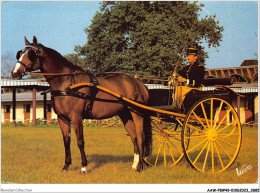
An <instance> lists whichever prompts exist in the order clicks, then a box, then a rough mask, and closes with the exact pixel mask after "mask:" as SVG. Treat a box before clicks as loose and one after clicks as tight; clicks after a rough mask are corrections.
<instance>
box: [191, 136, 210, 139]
mask: <svg viewBox="0 0 260 193" xmlns="http://www.w3.org/2000/svg"><path fill="white" fill-rule="evenodd" d="M203 137H207V135H191V136H190V137H187V138H189V139H192V138H203Z"/></svg>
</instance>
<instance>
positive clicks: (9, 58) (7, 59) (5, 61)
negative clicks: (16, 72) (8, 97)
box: [1, 52, 15, 78]
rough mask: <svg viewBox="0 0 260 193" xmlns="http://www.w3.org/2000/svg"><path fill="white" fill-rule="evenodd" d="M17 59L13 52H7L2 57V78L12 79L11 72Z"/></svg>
mask: <svg viewBox="0 0 260 193" xmlns="http://www.w3.org/2000/svg"><path fill="white" fill-rule="evenodd" d="M14 63H15V58H14V54H13V53H11V52H6V54H3V55H2V56H1V64H2V65H1V76H2V77H10V78H11V71H12V69H13V67H14Z"/></svg>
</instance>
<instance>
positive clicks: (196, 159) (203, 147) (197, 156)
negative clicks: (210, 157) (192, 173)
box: [192, 141, 209, 164]
mask: <svg viewBox="0 0 260 193" xmlns="http://www.w3.org/2000/svg"><path fill="white" fill-rule="evenodd" d="M208 143H209V141H207V142H206V143H205V145H204V146H203V148H202V149H201V151H200V153H199V154H198V155H197V157H196V159H195V160H194V161H193V162H192V164H195V163H196V161H197V160H198V159H199V157H200V155H201V154H202V152H203V151H204V149H205V148H206V146H207V145H208Z"/></svg>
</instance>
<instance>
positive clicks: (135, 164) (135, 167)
mask: <svg viewBox="0 0 260 193" xmlns="http://www.w3.org/2000/svg"><path fill="white" fill-rule="evenodd" d="M138 163H139V154H136V153H135V154H134V164H133V165H132V168H133V169H135V170H137V166H138Z"/></svg>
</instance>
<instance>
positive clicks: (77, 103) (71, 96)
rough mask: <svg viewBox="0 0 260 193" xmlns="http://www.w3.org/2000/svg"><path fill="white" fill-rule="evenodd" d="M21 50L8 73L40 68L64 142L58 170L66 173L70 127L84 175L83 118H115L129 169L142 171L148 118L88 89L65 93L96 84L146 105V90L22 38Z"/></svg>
mask: <svg viewBox="0 0 260 193" xmlns="http://www.w3.org/2000/svg"><path fill="white" fill-rule="evenodd" d="M25 45H26V46H25V49H24V50H22V51H18V52H17V60H18V61H17V63H16V65H15V67H14V69H13V70H12V76H13V77H14V78H17V79H19V78H21V77H22V76H23V75H24V74H25V72H30V71H35V70H37V69H40V71H41V73H42V74H43V75H44V76H45V78H46V80H47V82H48V83H49V85H50V88H51V94H52V102H53V108H54V110H55V112H56V114H57V117H58V122H59V125H60V128H61V132H62V135H63V140H64V147H65V165H64V167H63V169H62V171H66V170H68V168H69V166H70V164H71V151H70V126H71V124H72V125H73V128H74V131H75V133H76V137H77V144H78V148H79V150H80V153H81V159H82V168H81V172H83V173H85V172H86V166H87V159H86V155H85V150H84V137H83V124H82V120H83V119H105V118H110V117H112V116H115V115H118V116H119V117H120V118H121V120H122V122H123V123H124V126H125V129H126V131H127V132H128V134H129V135H130V138H131V141H132V143H133V146H134V163H133V165H132V168H133V169H135V170H137V171H141V170H142V169H143V163H144V161H143V157H144V156H148V155H149V154H150V153H151V150H152V145H151V143H152V140H151V135H152V134H151V125H150V117H149V116H148V115H147V113H145V112H144V111H142V110H141V109H138V108H137V107H135V106H133V105H130V104H128V103H127V102H124V101H122V100H121V99H120V98H116V97H114V96H112V95H110V94H108V93H105V92H102V91H100V90H97V89H96V88H94V87H93V88H92V87H81V88H79V89H76V91H75V90H74V91H73V92H68V90H66V88H68V86H70V85H71V84H76V83H84V82H85V83H89V82H93V83H94V84H99V85H100V86H102V87H105V88H107V89H109V90H111V91H113V92H116V93H118V94H120V95H121V96H124V97H127V98H129V99H132V100H134V101H137V102H139V103H143V104H147V103H148V99H149V95H148V91H147V88H146V87H145V86H144V85H143V84H142V83H141V82H140V81H139V80H137V79H134V78H131V77H129V76H126V75H108V76H105V77H96V76H95V75H94V74H93V73H91V72H90V71H84V70H82V69H81V68H80V67H78V66H75V65H73V64H72V63H70V62H69V61H68V60H66V59H65V58H64V57H63V56H62V55H61V54H59V53H58V52H57V51H55V50H53V49H50V48H47V47H45V46H43V45H42V44H38V43H37V39H36V37H33V43H30V42H29V41H28V40H27V39H26V38H25Z"/></svg>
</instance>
